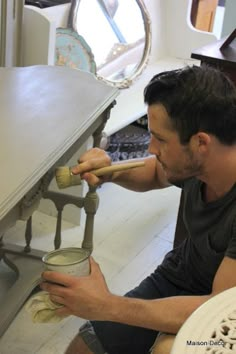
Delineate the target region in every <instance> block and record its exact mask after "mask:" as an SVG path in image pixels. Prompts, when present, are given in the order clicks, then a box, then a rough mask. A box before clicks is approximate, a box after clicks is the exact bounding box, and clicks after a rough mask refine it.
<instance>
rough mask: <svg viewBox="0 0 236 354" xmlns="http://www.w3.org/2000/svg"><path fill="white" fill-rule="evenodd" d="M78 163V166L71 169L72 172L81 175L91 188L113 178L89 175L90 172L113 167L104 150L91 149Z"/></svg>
mask: <svg viewBox="0 0 236 354" xmlns="http://www.w3.org/2000/svg"><path fill="white" fill-rule="evenodd" d="M78 163H79V164H78V165H77V166H74V167H73V168H71V172H72V173H73V174H75V175H77V174H80V175H81V178H82V179H84V180H85V181H86V182H87V183H88V184H89V185H91V186H98V185H100V184H102V183H104V182H106V181H108V180H110V178H111V176H109V175H106V176H102V177H97V176H95V175H94V174H92V173H89V171H92V170H95V169H98V168H101V167H106V166H110V165H111V158H110V157H109V156H108V155H107V153H106V152H105V151H104V150H101V149H98V148H93V149H90V150H88V151H87V152H85V153H84V154H83V155H82V156H81V157H80V159H79V160H78Z"/></svg>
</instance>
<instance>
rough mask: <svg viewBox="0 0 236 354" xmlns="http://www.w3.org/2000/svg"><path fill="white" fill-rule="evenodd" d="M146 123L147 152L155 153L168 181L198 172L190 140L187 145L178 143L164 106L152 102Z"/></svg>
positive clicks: (199, 168)
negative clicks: (147, 135)
mask: <svg viewBox="0 0 236 354" xmlns="http://www.w3.org/2000/svg"><path fill="white" fill-rule="evenodd" d="M148 125H149V130H150V133H151V141H150V144H149V152H150V153H151V154H153V155H156V158H157V160H158V161H159V162H160V163H161V165H162V168H163V170H164V172H165V174H166V177H167V180H168V181H169V182H170V183H177V182H180V181H183V180H185V179H187V178H189V177H193V176H197V175H199V174H200V172H201V162H200V160H199V156H198V154H197V153H196V151H195V150H194V149H193V148H192V146H191V140H190V142H189V143H188V144H187V145H182V144H181V143H180V140H179V136H178V133H177V132H176V131H175V130H174V129H173V128H172V126H171V120H170V118H169V117H168V114H167V111H166V109H165V107H164V106H162V105H161V104H153V105H151V106H149V107H148Z"/></svg>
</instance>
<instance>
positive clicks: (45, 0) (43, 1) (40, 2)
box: [25, 0, 71, 9]
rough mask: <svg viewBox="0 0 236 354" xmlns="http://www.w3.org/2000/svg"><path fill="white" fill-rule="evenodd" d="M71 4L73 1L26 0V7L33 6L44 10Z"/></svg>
mask: <svg viewBox="0 0 236 354" xmlns="http://www.w3.org/2000/svg"><path fill="white" fill-rule="evenodd" d="M70 2H71V0H25V5H32V6H36V7H39V8H40V9H43V8H45V7H51V6H56V5H62V4H67V3H70Z"/></svg>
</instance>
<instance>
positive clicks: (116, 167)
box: [89, 161, 145, 177]
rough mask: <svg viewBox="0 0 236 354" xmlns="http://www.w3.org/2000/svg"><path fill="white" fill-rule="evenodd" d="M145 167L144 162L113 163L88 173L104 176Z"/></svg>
mask: <svg viewBox="0 0 236 354" xmlns="http://www.w3.org/2000/svg"><path fill="white" fill-rule="evenodd" d="M143 166H145V163H144V161H134V162H124V163H115V164H113V165H111V166H107V167H102V168H98V169H96V170H92V171H89V173H93V174H94V175H95V176H97V177H100V176H105V175H108V174H109V173H112V172H118V171H123V170H129V169H131V168H136V167H143Z"/></svg>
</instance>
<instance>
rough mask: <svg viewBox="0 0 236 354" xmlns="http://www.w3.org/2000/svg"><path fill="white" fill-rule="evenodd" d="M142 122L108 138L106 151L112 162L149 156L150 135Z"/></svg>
mask: <svg viewBox="0 0 236 354" xmlns="http://www.w3.org/2000/svg"><path fill="white" fill-rule="evenodd" d="M144 122H145V120H144V121H142V122H141V121H139V122H135V123H133V124H130V125H128V126H127V127H125V128H123V129H121V130H120V131H118V132H117V133H115V134H113V135H111V136H110V142H109V146H108V148H107V149H106V151H107V153H108V154H109V156H110V157H111V159H112V161H121V160H129V159H134V158H142V157H146V156H148V155H149V153H148V146H149V141H150V133H149V131H148V129H147V125H146V124H145V123H144Z"/></svg>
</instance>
